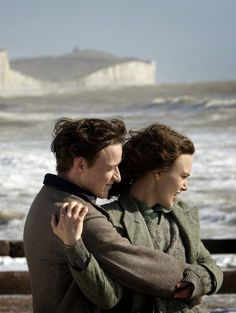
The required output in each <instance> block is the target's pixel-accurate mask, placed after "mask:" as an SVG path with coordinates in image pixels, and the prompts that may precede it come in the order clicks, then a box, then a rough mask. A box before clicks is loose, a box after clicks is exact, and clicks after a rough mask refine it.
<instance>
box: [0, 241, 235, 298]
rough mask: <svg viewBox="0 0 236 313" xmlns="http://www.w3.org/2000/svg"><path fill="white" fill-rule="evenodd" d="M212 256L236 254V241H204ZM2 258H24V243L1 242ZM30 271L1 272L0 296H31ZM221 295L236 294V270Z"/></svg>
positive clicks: (227, 272) (226, 276)
mask: <svg viewBox="0 0 236 313" xmlns="http://www.w3.org/2000/svg"><path fill="white" fill-rule="evenodd" d="M203 243H204V245H205V246H206V248H207V249H208V250H209V251H210V252H211V253H212V254H229V253H230V254H236V239H209V240H203ZM0 256H11V257H13V258H16V257H24V246H23V242H22V241H7V240H6V241H3V240H2V241H0ZM30 293H31V289H30V280H29V273H28V271H8V272H7V271H4V272H0V295H4V294H9V295H10V294H30ZM219 293H221V294H236V268H232V269H229V270H227V269H224V282H223V285H222V287H221V289H220V290H219Z"/></svg>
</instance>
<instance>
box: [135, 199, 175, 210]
mask: <svg viewBox="0 0 236 313" xmlns="http://www.w3.org/2000/svg"><path fill="white" fill-rule="evenodd" d="M133 199H134V201H135V202H136V203H137V205H138V207H139V209H140V211H141V212H142V213H144V212H145V214H149V213H151V212H153V211H154V212H163V213H169V212H171V211H172V210H173V207H171V208H165V207H163V206H161V205H160V204H155V205H154V206H152V207H149V206H148V205H146V203H144V202H143V201H141V200H139V199H137V198H135V197H133Z"/></svg>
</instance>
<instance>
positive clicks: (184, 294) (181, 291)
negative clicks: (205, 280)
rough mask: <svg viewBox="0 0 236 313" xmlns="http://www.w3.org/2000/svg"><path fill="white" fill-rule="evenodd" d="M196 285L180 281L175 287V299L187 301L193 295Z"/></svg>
mask: <svg viewBox="0 0 236 313" xmlns="http://www.w3.org/2000/svg"><path fill="white" fill-rule="evenodd" d="M193 290H194V285H193V284H192V283H190V282H186V281H180V282H179V283H177V285H176V286H175V293H174V298H175V299H185V298H189V297H191V295H192V294H193Z"/></svg>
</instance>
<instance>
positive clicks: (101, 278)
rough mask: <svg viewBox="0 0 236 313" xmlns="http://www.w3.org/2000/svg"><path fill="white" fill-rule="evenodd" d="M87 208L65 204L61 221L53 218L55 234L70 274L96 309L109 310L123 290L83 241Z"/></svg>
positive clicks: (75, 204)
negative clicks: (82, 234) (65, 257)
mask: <svg viewBox="0 0 236 313" xmlns="http://www.w3.org/2000/svg"><path fill="white" fill-rule="evenodd" d="M87 211H88V209H87V207H86V206H84V205H78V204H77V203H75V202H71V203H64V204H63V205H62V206H61V209H60V216H59V220H57V217H56V216H52V220H51V225H52V228H53V231H54V233H55V234H56V235H57V236H58V237H59V238H60V239H61V240H62V241H63V242H64V245H63V248H64V252H65V254H66V255H67V258H68V265H69V268H70V271H71V274H72V276H73V278H74V280H75V282H76V283H77V284H78V286H79V288H80V290H81V291H82V292H83V294H84V295H85V296H86V298H88V299H89V300H90V301H91V302H92V303H93V304H94V305H96V306H97V307H99V308H100V309H104V310H108V309H111V308H112V307H114V306H115V305H116V304H117V303H118V302H119V301H120V299H121V297H122V293H123V288H122V287H121V286H120V285H119V284H118V283H116V282H114V281H113V280H112V279H110V278H109V277H108V275H106V273H105V272H104V271H103V270H102V268H101V267H100V266H99V264H98V263H97V260H96V259H95V258H94V257H93V256H92V255H91V254H90V252H88V250H87V249H86V247H85V246H84V244H83V241H82V239H81V233H82V231H83V221H84V217H85V215H86V214H87Z"/></svg>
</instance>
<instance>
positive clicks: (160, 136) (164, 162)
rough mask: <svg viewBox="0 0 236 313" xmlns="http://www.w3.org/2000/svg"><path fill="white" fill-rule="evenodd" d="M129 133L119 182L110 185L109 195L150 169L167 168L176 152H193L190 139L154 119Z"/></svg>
mask: <svg viewBox="0 0 236 313" xmlns="http://www.w3.org/2000/svg"><path fill="white" fill-rule="evenodd" d="M129 135H130V137H129V138H128V139H127V141H126V143H125V145H124V147H123V159H122V162H121V163H120V166H119V169H120V173H121V182H120V183H115V184H114V185H113V187H112V189H111V190H110V193H109V195H110V196H119V195H120V194H121V193H122V192H124V191H125V190H127V189H128V188H129V186H130V185H131V184H132V183H133V182H134V181H135V180H136V179H137V178H139V177H142V176H144V175H145V174H146V173H147V172H149V171H150V170H161V171H168V170H169V169H170V167H171V166H172V165H173V164H174V162H175V160H176V159H177V158H178V157H179V156H180V155H182V154H191V155H192V154H194V152H195V148H194V145H193V143H192V141H191V140H190V139H188V138H187V137H186V136H184V135H181V134H180V133H178V132H176V131H175V130H173V129H172V128H170V127H168V126H166V125H162V124H158V123H155V124H152V125H150V126H148V127H146V128H143V129H141V130H140V131H130V132H129Z"/></svg>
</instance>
